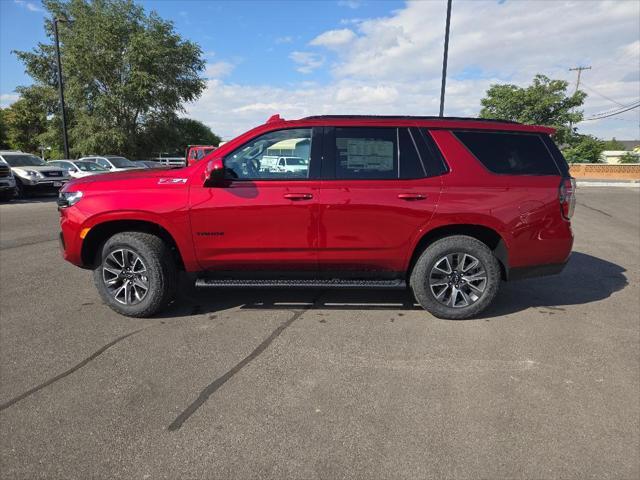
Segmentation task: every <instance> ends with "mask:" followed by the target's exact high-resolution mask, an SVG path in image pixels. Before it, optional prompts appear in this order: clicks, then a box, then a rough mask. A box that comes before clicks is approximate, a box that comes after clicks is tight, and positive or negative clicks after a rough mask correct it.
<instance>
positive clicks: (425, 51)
mask: <svg viewBox="0 0 640 480" xmlns="http://www.w3.org/2000/svg"><path fill="white" fill-rule="evenodd" d="M139 3H141V4H142V5H143V6H144V7H145V9H146V10H147V11H151V10H155V11H156V12H157V13H158V14H159V15H160V16H162V17H163V18H165V19H170V20H172V21H173V22H174V24H175V28H176V30H177V32H178V33H180V35H182V36H183V37H184V38H186V39H189V40H192V41H194V42H196V43H198V44H199V45H200V47H201V48H202V50H203V52H204V56H205V60H206V62H207V68H206V71H205V73H204V76H205V77H206V79H207V88H206V90H205V92H204V93H203V95H202V96H201V97H200V98H199V99H198V100H197V101H195V102H193V103H191V104H187V105H185V109H186V111H185V113H184V115H185V116H188V117H191V118H195V119H197V120H200V121H203V122H204V123H206V124H207V125H208V126H209V127H211V128H212V130H213V131H214V132H215V133H217V134H219V135H221V136H222V137H223V138H224V139H230V138H233V137H234V136H236V135H238V134H240V133H242V132H244V131H246V130H248V129H250V128H252V127H254V126H256V125H258V124H261V123H264V121H265V120H266V119H267V118H268V117H269V116H271V115H272V114H274V113H279V114H280V115H281V116H283V117H284V118H300V117H303V116H307V115H317V114H328V113H333V114H349V113H353V114H379V115H380V114H403V115H437V114H438V109H439V101H440V82H441V69H442V50H443V37H444V24H445V15H446V1H445V0H433V1H429V0H421V1H400V0H318V1H315V0H305V1H296V0H286V1H271V0H254V1H243V0H240V1H222V0H218V1H206V0H183V1H177V0H145V1H140V2H139ZM45 14H46V12H44V10H43V8H42V6H41V4H40V2H39V1H38V0H0V105H2V106H3V107H4V106H7V105H8V104H10V103H11V102H12V101H15V99H16V98H17V95H16V94H15V91H14V90H15V88H16V86H18V85H28V84H29V83H30V78H29V77H28V76H27V75H26V74H25V73H24V68H23V66H22V65H21V64H20V63H19V62H18V61H17V59H16V58H15V55H13V54H12V53H11V51H12V50H25V49H30V48H32V47H33V46H35V44H36V43H37V42H38V41H47V39H46V37H45V35H44V30H43V18H44V15H45ZM580 65H583V66H591V70H586V71H583V72H582V80H581V89H583V90H584V91H586V93H587V94H588V95H589V96H588V97H587V100H586V101H585V104H584V112H585V118H589V117H592V116H594V115H596V114H599V113H601V112H609V111H615V110H616V109H619V108H620V105H623V106H624V105H630V104H632V103H634V102H637V101H638V99H639V98H640V2H639V1H637V0H593V1H592V0H574V1H552V0H530V1H529V0H486V1H484V0H453V8H452V17H451V38H450V47H449V69H448V77H447V96H446V101H445V115H451V116H477V115H478V112H479V111H480V99H481V98H482V97H483V95H484V93H485V92H486V90H487V88H488V87H489V86H490V85H492V84H495V83H514V84H517V85H521V86H525V85H527V84H529V83H530V82H531V80H532V78H533V77H534V75H535V74H536V73H542V74H544V75H547V76H549V77H551V78H556V79H563V80H567V81H568V82H570V85H571V89H572V90H573V89H574V88H575V82H576V72H574V71H570V70H569V68H572V67H577V66H580ZM578 129H579V131H580V132H581V133H590V134H593V135H596V136H599V137H601V138H612V137H616V138H617V139H620V140H631V139H639V138H640V109H635V110H631V111H629V112H626V113H623V114H620V115H616V116H613V117H609V118H606V119H602V120H593V121H584V122H582V123H580V124H579V125H578Z"/></svg>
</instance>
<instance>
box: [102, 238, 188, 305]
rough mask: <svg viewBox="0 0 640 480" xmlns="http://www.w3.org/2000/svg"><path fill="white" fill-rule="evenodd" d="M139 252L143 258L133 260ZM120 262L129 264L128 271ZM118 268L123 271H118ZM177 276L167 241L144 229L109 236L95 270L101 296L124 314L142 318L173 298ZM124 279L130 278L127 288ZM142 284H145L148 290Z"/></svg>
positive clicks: (139, 255)
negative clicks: (143, 231) (117, 273)
mask: <svg viewBox="0 0 640 480" xmlns="http://www.w3.org/2000/svg"><path fill="white" fill-rule="evenodd" d="M120 252H122V253H120ZM124 255H127V259H128V260H125V259H124ZM136 255H137V256H138V258H139V259H140V260H139V261H137V260H136V261H135V262H134V260H133V259H134V258H135V256H136ZM120 264H123V265H124V267H127V265H129V267H128V268H129V269H128V271H126V272H125V268H121V267H120ZM132 265H133V266H132ZM118 270H120V274H119V275H116V273H115V272H117V271H118ZM177 278H178V272H177V267H176V263H175V260H174V256H173V254H172V252H171V250H170V249H169V247H168V246H167V244H166V243H165V242H164V241H163V240H162V239H161V238H159V237H157V236H155V235H151V234H149V233H141V232H122V233H117V234H115V235H114V236H112V237H111V238H109V239H108V240H107V241H106V242H105V243H104V245H103V247H102V250H101V252H100V264H99V265H98V267H97V268H96V269H95V270H94V271H93V280H94V283H95V285H96V288H97V289H98V293H99V294H100V296H101V297H102V300H103V301H104V302H105V303H106V304H107V305H108V306H109V307H111V309H113V310H115V311H116V312H118V313H120V314H122V315H126V316H128V317H139V318H146V317H150V316H152V315H154V314H155V313H157V312H159V311H160V310H162V309H163V308H165V307H166V306H167V305H168V304H169V302H171V300H173V298H174V295H175V294H176V290H177V283H176V282H177ZM107 281H109V282H110V283H109V284H107ZM125 281H129V285H128V289H127V288H126V286H125V285H124V283H125ZM142 285H146V287H147V290H146V291H144V289H143V288H142ZM120 287H125V288H123V289H121V288H120ZM118 290H120V291H119V293H117V292H118ZM138 296H139V297H141V298H139V297H138ZM123 302H124V303H123Z"/></svg>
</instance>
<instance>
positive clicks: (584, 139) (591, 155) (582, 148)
mask: <svg viewBox="0 0 640 480" xmlns="http://www.w3.org/2000/svg"><path fill="white" fill-rule="evenodd" d="M604 149H605V142H603V141H602V140H600V139H598V138H596V137H594V136H592V135H574V136H573V137H572V142H571V145H570V146H568V147H567V148H565V149H564V150H563V152H562V153H563V154H564V157H565V158H566V159H567V162H569V163H600V162H602V159H601V157H600V155H601V154H602V152H603V150H604Z"/></svg>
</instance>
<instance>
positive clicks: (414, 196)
mask: <svg viewBox="0 0 640 480" xmlns="http://www.w3.org/2000/svg"><path fill="white" fill-rule="evenodd" d="M398 198H399V199H400V200H406V201H407V202H414V201H416V200H424V199H426V198H427V196H426V195H423V194H422V193H399V194H398Z"/></svg>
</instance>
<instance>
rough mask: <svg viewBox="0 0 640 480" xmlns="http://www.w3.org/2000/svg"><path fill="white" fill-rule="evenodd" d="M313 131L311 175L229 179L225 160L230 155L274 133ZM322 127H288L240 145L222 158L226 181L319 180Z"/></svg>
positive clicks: (310, 160) (260, 134) (310, 157)
mask: <svg viewBox="0 0 640 480" xmlns="http://www.w3.org/2000/svg"><path fill="white" fill-rule="evenodd" d="M303 129H304V130H311V149H310V150H309V174H308V175H307V176H306V177H304V178H300V177H295V178H227V175H226V173H227V167H226V165H225V160H226V159H227V157H229V156H230V155H233V154H234V153H235V152H237V151H238V150H241V149H242V148H244V147H245V146H247V145H248V144H250V143H251V142H253V141H255V140H256V139H257V138H260V137H262V136H263V135H268V134H270V133H273V132H282V131H285V130H303ZM322 136H323V135H322V127H300V126H298V127H287V128H276V129H274V130H269V131H267V132H261V133H259V134H258V135H256V136H254V137H251V138H250V139H248V140H247V141H246V142H244V143H242V144H240V145H238V146H237V147H236V148H234V149H233V150H232V151H231V152H229V153H227V154H226V155H225V156H224V157H222V165H223V167H224V170H225V181H226V182H231V183H243V182H253V183H255V182H307V181H310V180H318V179H319V178H320V164H321V162H322V147H323V138H322Z"/></svg>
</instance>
